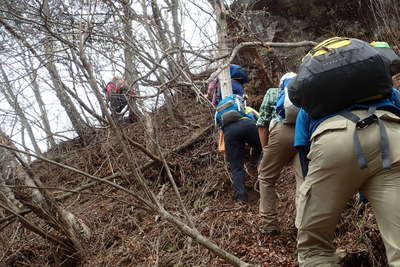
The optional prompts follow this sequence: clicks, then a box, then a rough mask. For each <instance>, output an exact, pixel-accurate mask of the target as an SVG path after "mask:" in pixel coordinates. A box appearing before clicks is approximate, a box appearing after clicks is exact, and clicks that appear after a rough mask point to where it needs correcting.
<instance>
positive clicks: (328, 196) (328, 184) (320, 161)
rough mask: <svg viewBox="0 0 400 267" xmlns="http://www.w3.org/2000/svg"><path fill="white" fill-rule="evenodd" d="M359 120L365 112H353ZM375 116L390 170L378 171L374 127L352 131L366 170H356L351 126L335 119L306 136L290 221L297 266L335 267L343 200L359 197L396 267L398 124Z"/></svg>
mask: <svg viewBox="0 0 400 267" xmlns="http://www.w3.org/2000/svg"><path fill="white" fill-rule="evenodd" d="M353 113H354V114H357V115H358V116H359V117H361V118H364V117H366V116H367V112H366V111H353ZM376 114H377V115H378V116H379V117H380V118H381V120H382V121H383V123H384V125H385V127H386V131H387V133H388V137H389V145H390V154H391V158H392V162H393V166H392V168H391V169H390V170H384V169H383V168H382V161H381V152H380V134H379V127H378V124H377V123H374V124H371V125H370V126H368V127H367V128H364V129H361V130H358V131H357V132H358V135H359V138H360V141H361V146H362V149H363V153H364V155H365V157H366V159H367V161H368V167H367V168H365V169H360V167H359V165H358V162H357V159H356V156H355V153H354V144H353V133H354V131H355V124H354V123H353V122H351V121H349V120H347V119H344V118H343V117H341V116H335V117H332V118H329V119H327V120H326V121H324V122H323V123H321V124H320V125H319V126H318V128H317V129H316V131H315V132H314V133H313V135H312V137H311V141H312V144H311V148H310V153H309V154H308V158H309V159H310V165H309V171H308V175H307V177H306V178H305V181H304V183H303V184H302V185H301V187H300V197H299V203H298V204H299V206H298V209H297V216H296V227H297V228H298V258H299V264H300V266H339V265H338V259H337V257H336V256H335V255H334V251H335V248H334V247H333V245H332V241H333V238H334V233H335V228H336V225H337V223H338V221H339V217H340V214H341V212H342V211H343V210H344V208H345V206H346V203H347V201H348V200H349V199H350V198H351V197H352V196H353V195H354V194H355V193H357V192H359V191H362V192H364V194H365V196H366V197H367V199H368V200H369V201H370V203H371V205H372V208H373V210H374V212H375V215H376V219H377V222H378V226H379V230H380V232H381V235H382V239H383V242H384V244H385V248H386V253H387V258H388V262H389V265H390V266H397V267H398V266H400V119H399V118H398V117H396V116H395V115H393V114H392V113H390V112H387V111H380V110H378V111H377V112H376Z"/></svg>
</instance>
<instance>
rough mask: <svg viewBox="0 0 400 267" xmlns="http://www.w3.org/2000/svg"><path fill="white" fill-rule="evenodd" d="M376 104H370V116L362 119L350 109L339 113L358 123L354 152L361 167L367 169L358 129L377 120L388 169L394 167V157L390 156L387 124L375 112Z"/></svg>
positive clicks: (383, 163)
mask: <svg viewBox="0 0 400 267" xmlns="http://www.w3.org/2000/svg"><path fill="white" fill-rule="evenodd" d="M375 111H376V106H370V107H369V108H368V116H367V117H365V118H364V119H361V118H360V117H358V116H357V115H355V114H354V113H351V112H350V111H347V110H346V111H342V112H340V113H339V115H341V116H342V117H344V118H346V119H348V120H350V121H352V122H354V123H355V124H356V129H355V130H354V134H353V141H354V152H355V154H356V157H357V161H358V165H359V166H360V168H361V169H365V168H367V167H368V164H367V160H366V158H365V155H364V153H363V151H362V147H361V143H360V138H359V136H358V133H357V131H359V130H362V129H365V128H367V127H368V126H370V125H371V124H373V123H375V122H377V123H378V125H379V133H380V136H381V138H380V139H381V140H380V146H381V156H382V167H383V168H384V169H386V170H388V169H390V168H391V167H392V159H391V157H390V147H389V138H388V135H387V132H386V128H385V125H383V122H382V121H381V120H380V119H379V117H378V116H377V115H376V114H375Z"/></svg>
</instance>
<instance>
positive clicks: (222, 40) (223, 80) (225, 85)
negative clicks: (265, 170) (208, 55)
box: [214, 0, 232, 98]
mask: <svg viewBox="0 0 400 267" xmlns="http://www.w3.org/2000/svg"><path fill="white" fill-rule="evenodd" d="M214 9H215V13H216V17H217V25H218V28H217V31H218V43H219V56H220V57H222V56H225V55H226V54H228V51H229V47H228V43H227V35H228V25H227V21H226V16H227V13H226V10H225V5H224V1H222V0H215V3H214ZM228 64H229V61H228V57H227V58H225V59H223V60H222V65H227V66H228V67H226V68H224V69H223V70H222V71H221V73H220V74H219V76H218V79H219V83H220V88H221V96H222V98H224V97H227V96H228V95H231V94H232V82H231V74H230V71H229V65H228Z"/></svg>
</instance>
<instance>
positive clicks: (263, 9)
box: [229, 0, 383, 107]
mask: <svg viewBox="0 0 400 267" xmlns="http://www.w3.org/2000/svg"><path fill="white" fill-rule="evenodd" d="M231 10H232V11H233V12H231V17H230V21H229V30H230V33H229V36H230V37H231V39H232V47H234V46H235V45H237V44H238V43H240V42H243V41H260V40H261V41H273V42H298V41H315V42H319V41H322V40H324V39H327V38H330V37H333V36H345V37H355V38H359V39H363V40H367V41H370V40H371V41H372V40H376V39H379V38H377V36H379V35H378V34H377V32H379V29H380V28H379V27H377V26H376V25H377V24H378V21H376V19H375V17H374V16H373V13H372V11H371V5H370V1H367V0H349V1H336V0H324V1H322V0H309V1H304V0H279V1H278V0H275V1H274V0H273V1H259V0H237V1H235V2H234V3H233V4H232V5H231ZM381 38H383V37H381ZM309 49H310V47H302V48H295V49H293V48H285V49H284V48H274V49H265V48H257V47H247V48H244V49H242V50H241V52H240V54H239V55H238V57H237V58H236V59H235V63H238V64H242V65H245V66H246V67H247V68H248V69H249V70H251V75H250V76H251V78H252V82H251V83H250V84H248V85H247V88H246V89H247V92H248V94H249V96H250V101H249V102H250V104H252V105H253V106H255V107H258V106H259V105H260V104H261V101H262V98H260V94H261V95H263V94H264V93H265V90H267V89H268V88H270V87H275V86H277V84H278V80H279V77H280V76H281V75H282V74H284V73H285V72H288V71H296V70H297V67H298V65H299V63H300V62H301V59H302V57H303V56H304V55H305V54H306V52H307V51H308V50H309Z"/></svg>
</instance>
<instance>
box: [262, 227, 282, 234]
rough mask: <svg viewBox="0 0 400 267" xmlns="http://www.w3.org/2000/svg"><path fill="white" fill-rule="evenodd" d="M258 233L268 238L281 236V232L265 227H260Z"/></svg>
mask: <svg viewBox="0 0 400 267" xmlns="http://www.w3.org/2000/svg"><path fill="white" fill-rule="evenodd" d="M260 233H262V234H264V235H269V236H277V235H280V234H281V231H279V230H278V229H268V228H267V227H266V226H265V225H263V226H261V227H260Z"/></svg>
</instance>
